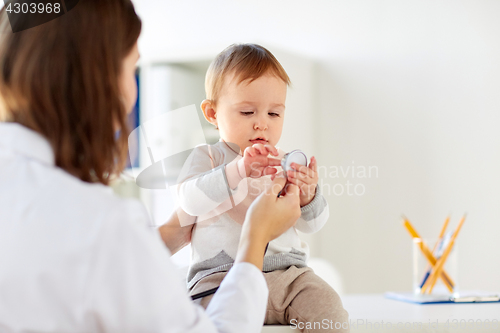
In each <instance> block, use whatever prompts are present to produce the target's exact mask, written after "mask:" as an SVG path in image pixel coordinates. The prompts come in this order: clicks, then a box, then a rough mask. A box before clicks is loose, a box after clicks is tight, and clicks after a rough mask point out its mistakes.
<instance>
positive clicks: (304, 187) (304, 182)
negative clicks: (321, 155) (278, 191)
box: [286, 156, 318, 207]
mask: <svg viewBox="0 0 500 333" xmlns="http://www.w3.org/2000/svg"><path fill="white" fill-rule="evenodd" d="M291 167H292V168H293V170H288V171H287V174H286V175H287V177H288V182H290V183H292V184H295V185H297V186H298V187H299V189H300V194H299V197H300V207H304V206H305V205H307V204H308V203H310V202H311V201H312V199H314V196H315V195H316V186H317V185H318V162H317V161H316V157H314V156H313V157H311V162H310V163H309V167H306V166H304V165H299V164H297V163H292V165H291Z"/></svg>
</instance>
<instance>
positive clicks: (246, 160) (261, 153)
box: [238, 143, 281, 178]
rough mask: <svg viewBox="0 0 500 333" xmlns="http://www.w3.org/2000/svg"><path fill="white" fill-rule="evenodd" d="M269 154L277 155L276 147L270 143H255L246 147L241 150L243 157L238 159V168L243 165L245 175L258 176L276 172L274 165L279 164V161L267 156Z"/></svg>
mask: <svg viewBox="0 0 500 333" xmlns="http://www.w3.org/2000/svg"><path fill="white" fill-rule="evenodd" d="M269 154H271V155H274V156H278V155H279V153H278V149H276V147H273V146H271V145H263V144H260V143H256V144H254V145H253V146H251V147H247V148H246V149H245V151H244V152H243V158H242V159H240V160H239V161H238V164H239V165H238V167H239V168H240V170H241V169H242V168H243V167H244V168H245V173H246V176H247V177H251V178H259V177H262V176H265V175H272V174H276V172H277V171H278V170H276V168H274V167H275V166H280V165H281V161H280V160H278V159H275V158H270V157H268V156H269Z"/></svg>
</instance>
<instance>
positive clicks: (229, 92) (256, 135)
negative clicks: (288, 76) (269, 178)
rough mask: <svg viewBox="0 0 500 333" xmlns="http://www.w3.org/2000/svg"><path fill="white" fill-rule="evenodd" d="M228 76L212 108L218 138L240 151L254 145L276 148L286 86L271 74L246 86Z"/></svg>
mask: <svg viewBox="0 0 500 333" xmlns="http://www.w3.org/2000/svg"><path fill="white" fill-rule="evenodd" d="M249 82H250V81H249V80H245V81H243V82H241V83H238V80H237V79H235V78H234V76H233V75H230V76H228V77H227V78H226V80H225V81H224V85H223V87H222V90H221V94H220V97H219V100H218V102H217V107H216V115H217V125H218V126H219V132H220V136H221V138H222V139H223V140H224V141H226V142H231V143H235V144H237V145H238V146H239V147H240V149H241V151H242V152H243V151H244V150H245V148H247V147H250V146H252V145H253V144H256V143H261V144H270V145H272V146H276V144H277V143H278V141H279V139H280V137H281V131H282V129H283V119H284V116H285V99H286V89H287V85H286V83H285V82H283V80H281V79H280V78H278V77H276V76H274V75H269V74H268V75H263V76H261V77H259V78H258V79H256V80H254V81H252V82H251V83H249Z"/></svg>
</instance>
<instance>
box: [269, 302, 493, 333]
mask: <svg viewBox="0 0 500 333" xmlns="http://www.w3.org/2000/svg"><path fill="white" fill-rule="evenodd" d="M342 303H343V305H344V308H345V309H346V310H347V311H348V312H349V321H350V327H351V333H356V332H391V333H398V332H405V333H406V332H439V333H441V332H446V333H448V332H460V333H474V332H483V333H486V332H488V333H489V332H495V333H497V332H500V302H498V303H477V304H474V303H463V304H425V305H420V304H412V303H406V302H401V301H396V300H392V299H388V298H385V297H384V295H383V294H354V295H344V296H342ZM470 320H473V321H474V323H472V322H470ZM486 320H488V322H487V323H488V325H489V326H488V327H486V326H484V325H485V323H486ZM389 323H390V324H389ZM415 323H417V326H415ZM420 323H421V326H422V327H419V326H418V324H420ZM388 324H389V325H390V326H388ZM405 325H408V326H405ZM288 332H290V333H292V332H299V330H297V329H292V328H291V327H290V326H264V328H263V330H262V333H288Z"/></svg>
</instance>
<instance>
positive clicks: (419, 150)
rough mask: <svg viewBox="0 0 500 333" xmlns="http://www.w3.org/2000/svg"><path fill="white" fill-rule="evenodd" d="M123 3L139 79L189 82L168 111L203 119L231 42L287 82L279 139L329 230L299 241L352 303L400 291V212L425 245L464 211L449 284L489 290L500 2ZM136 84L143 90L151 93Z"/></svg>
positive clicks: (495, 280) (404, 255) (498, 217)
mask: <svg viewBox="0 0 500 333" xmlns="http://www.w3.org/2000/svg"><path fill="white" fill-rule="evenodd" d="M134 4H135V5H136V10H137V12H138V14H139V15H140V16H141V18H142V20H143V33H142V35H141V38H140V42H139V48H140V52H141V62H140V67H141V70H142V68H144V71H145V72H147V71H148V70H151V69H152V68H154V67H155V66H156V67H158V66H160V67H162V66H167V67H169V68H170V67H172V66H173V67H175V68H181V69H183V70H187V71H191V72H192V73H195V74H193V75H194V76H197V77H198V78H199V79H198V81H197V82H198V83H196V84H195V83H192V85H193V88H192V90H193V91H198V92H197V93H192V92H191V91H190V90H189V87H190V86H189V84H188V85H187V86H183V87H184V88H182V89H180V90H181V92H177V93H175V95H176V96H184V95H183V94H185V95H186V97H185V98H184V97H182V98H184V99H182V98H181V97H179V98H181V100H182V102H181V104H183V105H177V106H176V107H181V106H185V105H187V104H193V103H194V104H196V106H197V108H198V109H199V104H200V102H201V99H203V96H202V92H201V93H200V89H203V82H202V81H203V74H204V70H205V69H206V67H207V66H208V63H209V62H210V60H211V59H213V57H214V56H215V55H216V54H217V53H218V52H220V51H221V50H222V49H224V48H225V47H227V46H228V45H230V44H232V43H237V42H255V43H259V44H262V45H263V46H265V47H267V48H268V49H270V50H271V52H273V53H275V54H276V55H277V57H278V59H279V60H280V61H281V62H282V63H283V65H284V67H285V69H286V70H287V71H288V73H289V75H290V76H291V80H292V82H293V86H292V88H291V89H290V90H289V96H288V100H287V114H286V118H285V127H284V134H283V137H282V140H281V142H280V144H279V145H280V146H281V147H284V148H285V149H287V150H291V149H295V148H302V149H304V150H306V151H307V152H308V154H309V155H313V154H314V155H316V156H317V159H318V162H319V164H320V165H321V167H322V168H323V169H322V170H323V173H322V174H321V178H322V186H323V191H324V192H325V196H326V197H327V200H328V202H329V204H330V221H329V222H328V224H327V225H326V226H325V227H324V228H323V229H322V230H321V231H320V232H318V233H317V234H315V235H311V236H307V237H306V239H307V240H308V242H309V243H310V245H311V250H312V254H313V255H314V256H316V257H321V258H324V259H326V260H328V261H329V262H330V263H331V264H333V265H334V266H335V267H336V268H337V269H338V270H339V272H340V273H341V275H342V277H343V281H344V285H345V286H344V289H345V291H346V292H347V293H371V292H384V291H389V290H392V291H410V289H411V279H412V273H411V270H412V264H411V259H412V252H411V251H412V244H411V243H412V242H411V239H410V237H409V235H408V234H407V232H406V231H405V230H404V228H403V226H402V223H401V215H402V214H404V215H406V216H407V217H408V218H409V219H410V221H411V222H412V223H413V225H414V226H415V227H416V228H417V230H418V231H419V232H420V233H421V234H422V235H423V236H425V237H435V236H436V235H437V234H438V233H439V230H440V228H441V225H442V223H443V221H444V220H445V218H446V216H447V215H449V214H451V223H450V226H451V227H452V228H454V227H455V226H456V225H457V223H458V221H459V219H460V217H461V216H462V214H464V213H468V217H467V220H466V222H465V224H464V227H463V229H462V231H461V235H460V236H459V239H458V246H459V265H460V267H459V275H460V276H459V278H458V280H459V283H460V287H461V289H483V290H491V291H499V290H500V264H499V263H498V256H499V254H500V243H499V242H498V237H499V236H498V235H499V234H500V174H499V171H500V131H499V126H500V20H498V17H499V16H500V2H498V1H477V0H476V1H472V0H471V1H400V0H387V1H384V0H376V1H373V0H371V1H353V0H338V1H331V0H329V1H326V0H325V1H307V2H306V1H296V0H286V1H275V0H272V1H255V0H254V1H220V0H211V1H202V0H197V1H167V0H134ZM162 70H163V69H162ZM143 74H144V72H143ZM150 77H151V76H150ZM146 81H147V82H146ZM143 83H144V84H143V86H142V87H141V96H144V95H145V94H147V92H148V91H151V89H153V90H154V89H158V87H159V86H158V85H157V84H155V82H154V81H151V80H144V82H143ZM163 84H165V85H167V86H168V84H167V83H165V82H164V83H163ZM173 84H174V85H175V80H174V81H173ZM195 86H196V87H195ZM177 88H178V87H177ZM177 88H168V89H170V91H171V92H172V91H179V89H177ZM165 89H167V88H165ZM172 89H173V90H172ZM175 89H177V90H175ZM182 91H184V93H183V92H182ZM201 91H202V90H201ZM200 94H201V96H200ZM155 96H161V93H160V94H159V95H158V94H156V95H155ZM152 98H154V97H152ZM144 103H146V104H141V105H143V106H144V107H143V110H142V111H141V112H145V113H146V114H147V112H150V110H149V111H148V108H149V109H151V108H150V107H148V105H147V102H144ZM184 103H185V104H184ZM150 105H151V104H150ZM169 107H174V105H173V104H169ZM165 108H166V107H165ZM164 111H168V110H166V109H165V110H164ZM204 126H205V125H204ZM207 130H208V129H207ZM353 169H354V170H355V172H354V174H353V173H352V170H353ZM363 170H365V172H364V173H363V172H362V171H363ZM369 171H371V173H370V172H369ZM341 190H342V191H341ZM150 192H153V191H150ZM161 196H162V195H161V194H159V195H156V197H155V198H156V199H149V201H148V202H146V204H147V205H149V207H150V208H151V207H152V204H151V201H154V200H156V201H158V202H157V204H156V207H157V208H156V212H152V215H154V219H155V223H157V224H161V223H162V220H163V219H166V217H167V216H168V214H169V212H167V211H165V210H163V211H162V210H161V207H162V202H163V201H162V200H159V199H158V198H161ZM145 197H146V198H147V197H148V196H147V195H146V196H145ZM167 197H168V196H165V197H163V199H168V198H167ZM150 198H151V196H150Z"/></svg>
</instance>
